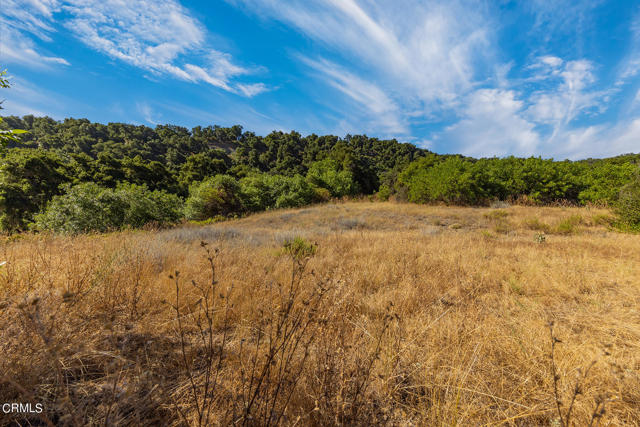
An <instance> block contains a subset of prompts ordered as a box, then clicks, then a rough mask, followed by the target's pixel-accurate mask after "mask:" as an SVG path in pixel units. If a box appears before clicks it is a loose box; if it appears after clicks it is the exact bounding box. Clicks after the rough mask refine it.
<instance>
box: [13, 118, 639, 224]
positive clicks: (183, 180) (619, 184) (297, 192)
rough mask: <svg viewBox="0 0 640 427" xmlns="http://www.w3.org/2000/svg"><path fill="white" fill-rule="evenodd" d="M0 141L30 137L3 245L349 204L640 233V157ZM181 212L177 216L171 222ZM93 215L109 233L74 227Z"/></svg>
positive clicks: (236, 134) (76, 123)
mask: <svg viewBox="0 0 640 427" xmlns="http://www.w3.org/2000/svg"><path fill="white" fill-rule="evenodd" d="M3 129H4V130H6V132H9V129H23V130H25V131H26V132H23V133H21V134H18V133H15V131H12V132H11V133H10V134H9V133H0V135H4V140H3V141H4V142H3V143H2V144H0V145H8V148H0V231H1V232H5V233H13V232H20V231H24V230H36V231H38V230H40V231H42V230H54V231H57V232H64V233H72V232H79V231H104V230H107V229H108V230H112V231H113V230H120V229H123V228H131V227H133V228H135V227H139V226H140V224H141V222H140V221H141V220H143V219H144V220H147V221H149V222H151V223H153V224H157V225H167V224H171V223H175V222H180V221H183V220H194V221H207V220H210V219H212V218H215V219H216V220H217V219H220V218H225V217H237V216H243V215H246V214H248V213H251V212H258V211H264V210H271V209H282V208H293V207H301V206H305V205H310V204H313V203H318V202H326V201H328V200H332V199H334V200H335V199H341V198H345V197H346V198H358V197H370V198H375V199H378V200H389V199H393V200H396V201H401V202H404V201H410V202H415V203H426V204H447V205H464V206H490V205H495V204H496V203H507V204H509V203H510V204H520V205H537V206H540V205H573V206H586V205H597V206H610V207H613V208H615V209H616V212H617V214H618V218H617V219H616V220H615V221H613V222H612V225H613V226H616V227H618V228H619V229H622V230H625V231H638V230H639V229H640V214H638V212H639V209H638V203H639V200H640V184H638V177H637V176H638V173H639V172H638V162H639V161H640V155H638V154H627V155H621V156H618V157H614V158H609V159H587V160H582V161H575V162H572V161H568V160H567V161H554V160H552V159H541V158H534V157H531V158H515V157H507V158H483V159H473V158H468V157H463V156H459V155H438V154H435V153H431V152H429V151H428V150H424V149H420V148H418V147H416V146H414V145H411V144H403V143H399V142H397V141H396V140H379V139H377V138H369V137H367V136H363V135H356V136H353V135H347V136H346V137H344V138H338V137H336V136H331V135H329V136H317V135H308V136H305V137H303V136H302V135H300V134H298V133H297V132H291V133H283V132H272V133H271V134H269V135H267V136H264V137H262V136H258V135H255V134H254V133H252V132H245V131H243V130H242V128H241V127H240V126H234V127H231V128H221V127H218V126H213V127H206V128H202V127H196V128H193V129H192V130H188V129H186V128H182V127H179V126H170V125H161V126H156V128H155V129H152V128H149V127H146V126H133V125H127V124H122V123H109V124H108V125H102V124H99V123H91V122H89V121H88V120H85V119H79V120H78V119H66V120H64V121H62V122H57V121H55V120H52V119H50V118H47V117H40V118H38V117H33V116H25V117H22V118H19V117H12V116H11V117H5V118H4V121H2V122H1V123H0V130H2V132H4V130H3ZM5 140H6V141H5ZM125 187H126V188H128V189H126V190H123V188H125ZM132 192H135V193H136V194H137V195H139V196H140V197H141V198H142V199H144V200H145V201H146V202H145V203H146V206H148V208H149V209H150V211H149V212H145V213H141V212H139V211H138V213H137V214H136V217H135V218H130V219H131V220H129V219H127V218H124V217H125V216H126V215H124V214H122V211H123V209H124V210H125V211H126V210H127V209H128V208H124V207H122V206H121V205H122V203H121V199H122V197H120V196H117V195H116V194H118V195H124V196H126V194H129V193H132ZM91 194H100V195H101V196H100V197H98V198H97V199H96V200H97V201H96V202H95V203H93V204H91V203H79V204H76V205H75V206H74V208H73V209H74V212H75V214H74V215H75V216H76V219H73V220H71V221H72V222H74V224H68V223H67V222H68V221H66V220H63V219H60V217H61V209H63V207H62V203H63V202H64V203H67V202H70V201H71V200H80V199H82V198H83V197H84V198H85V199H86V196H90V195H91ZM61 197H62V198H61ZM90 197H93V196H90ZM125 198H126V197H125ZM159 198H160V199H162V200H164V201H167V202H168V206H169V209H168V210H169V211H170V212H168V211H163V210H162V209H158V208H157V206H156V205H157V204H156V203H155V202H153V201H154V200H159ZM177 200H179V201H180V203H181V204H182V207H181V208H180V210H179V212H178V213H177V214H176V211H175V209H174V207H175V206H176V203H177V202H176V201H177ZM140 207H141V205H140V204H138V205H136V209H138V210H139V208H140ZM98 211H99V212H100V213H101V215H103V216H105V218H106V220H105V221H104V222H100V221H94V220H80V219H78V218H79V217H83V216H85V217H90V218H89V219H91V218H92V217H94V215H95V213H96V212H98ZM109 212H118V213H117V214H111V213H109ZM56 218H58V219H56ZM507 222H508V221H506V220H503V221H498V222H496V224H495V226H496V229H497V230H496V231H497V232H499V233H507V232H508V231H509V227H510V226H509V225H508V224H507ZM143 225H144V224H143ZM574 226H575V225H572V224H565V225H562V226H560V225H559V227H560V228H559V229H558V231H560V232H565V233H571V230H572V228H573V227H574Z"/></svg>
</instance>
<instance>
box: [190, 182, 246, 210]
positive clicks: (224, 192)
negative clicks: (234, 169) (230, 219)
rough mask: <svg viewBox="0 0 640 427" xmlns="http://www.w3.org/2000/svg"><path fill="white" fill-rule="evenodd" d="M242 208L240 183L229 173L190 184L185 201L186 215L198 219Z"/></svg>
mask: <svg viewBox="0 0 640 427" xmlns="http://www.w3.org/2000/svg"><path fill="white" fill-rule="evenodd" d="M243 210H244V205H243V203H242V199H241V195H240V185H239V184H238V181H236V179H235V178H233V177H231V176H229V175H216V176H214V177H209V178H206V179H205V180H203V181H202V182H197V183H194V184H192V185H191V187H190V188H189V197H188V198H187V200H186V203H185V215H186V217H187V218H188V219H193V220H198V221H202V220H205V219H208V218H213V217H215V216H218V215H223V216H227V215H230V214H234V213H240V212H242V211H243Z"/></svg>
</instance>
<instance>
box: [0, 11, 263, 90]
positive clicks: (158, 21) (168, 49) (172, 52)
mask: <svg viewBox="0 0 640 427" xmlns="http://www.w3.org/2000/svg"><path fill="white" fill-rule="evenodd" d="M6 1H7V2H8V3H7V4H3V12H2V15H3V17H2V22H0V23H3V24H5V25H6V24H7V23H8V22H11V25H12V26H13V27H11V28H13V29H12V30H11V31H10V32H9V35H10V36H11V37H10V39H8V40H5V41H6V43H4V42H3V50H2V53H3V56H6V57H7V58H9V59H14V60H16V61H17V60H21V62H22V63H26V64H27V65H35V64H37V63H39V64H46V63H59V64H66V65H68V62H67V61H66V60H64V59H62V58H56V57H47V56H44V55H41V54H38V53H37V52H36V50H35V48H34V47H33V46H34V43H33V42H32V41H31V39H30V38H29V37H28V36H27V34H32V35H34V36H36V37H39V38H41V39H43V40H45V41H50V40H51V37H50V34H52V33H53V32H55V31H56V25H55V24H57V23H56V21H55V18H57V17H60V18H61V19H63V20H62V21H61V23H62V25H63V26H64V27H65V28H66V30H68V31H69V32H71V34H73V35H74V36H76V37H77V38H78V39H79V40H80V41H81V42H82V43H84V44H86V45H87V46H89V47H90V48H92V49H94V50H96V51H99V52H101V53H103V54H105V55H108V56H110V57H111V58H114V59H117V60H120V61H123V62H126V63H128V64H130V65H133V66H135V67H139V68H141V69H143V70H146V71H149V72H150V73H152V74H155V75H165V76H172V77H175V78H178V79H181V80H186V81H192V82H205V83H208V84H210V85H212V86H215V87H218V88H221V89H224V90H226V91H229V92H233V93H237V94H240V95H243V96H248V97H250V96H254V95H257V94H258V93H260V92H263V91H264V90H265V89H266V87H263V90H258V89H257V88H258V87H259V86H251V85H250V84H247V83H237V82H236V81H235V79H236V78H237V77H239V76H242V75H247V74H251V73H253V72H255V69H249V68H245V67H242V66H240V65H237V64H236V63H234V61H233V60H232V58H231V56H230V55H229V54H226V53H223V52H219V51H218V50H216V49H212V48H211V47H209V46H208V44H207V36H208V33H207V30H206V29H205V28H204V27H203V25H202V24H201V23H200V22H199V21H198V20H197V19H195V18H194V17H192V16H191V14H190V13H189V11H188V10H187V9H185V8H184V7H182V6H181V5H180V4H179V3H178V2H177V1H175V0H165V1H161V2H160V1H156V0H28V1H27V2H26V4H25V3H24V2H22V3H20V2H16V0H6ZM57 12H63V13H64V15H63V14H59V15H56V13H57ZM4 38H5V39H7V37H4ZM254 85H255V84H254ZM258 85H259V84H258ZM263 86H264V85H263Z"/></svg>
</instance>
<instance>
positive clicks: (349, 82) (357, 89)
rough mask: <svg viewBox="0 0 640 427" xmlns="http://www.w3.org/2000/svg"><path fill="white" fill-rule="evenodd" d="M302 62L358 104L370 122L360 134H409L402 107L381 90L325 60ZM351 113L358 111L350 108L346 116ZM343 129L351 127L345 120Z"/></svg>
mask: <svg viewBox="0 0 640 427" xmlns="http://www.w3.org/2000/svg"><path fill="white" fill-rule="evenodd" d="M300 59H301V60H302V61H303V62H304V63H305V64H306V65H308V66H309V67H311V68H312V69H314V70H315V71H317V72H318V73H319V74H320V77H321V78H323V79H324V80H325V81H326V82H327V84H329V85H330V86H332V87H333V88H335V89H337V90H338V91H340V92H341V93H342V94H344V95H346V96H347V97H348V99H350V100H351V101H353V102H355V108H356V109H357V110H359V111H360V112H361V113H362V117H360V120H361V121H363V122H365V123H366V124H365V126H366V128H367V129H361V130H360V132H359V133H361V132H363V131H377V132H382V133H384V134H385V135H391V134H394V133H395V134H407V133H408V125H407V123H406V122H405V121H404V120H403V118H402V114H401V110H400V108H399V106H398V105H397V104H396V102H395V101H394V100H393V99H391V98H390V97H389V96H388V95H387V94H386V93H385V92H384V91H383V90H382V89H381V88H380V87H378V86H377V85H375V84H374V83H371V82H369V81H366V80H364V79H363V78H361V77H359V76H356V75H354V74H352V73H350V72H348V71H347V70H345V69H344V68H342V67H340V66H338V65H336V64H334V63H332V62H330V61H327V60H324V59H323V60H317V61H316V60H312V59H309V58H304V57H300ZM347 114H348V115H349V116H351V117H350V118H353V117H354V116H355V115H356V110H354V109H353V107H351V106H350V107H349V110H348V112H346V111H345V114H344V115H345V116H346V115H347ZM342 126H343V127H350V125H349V124H348V122H347V121H344V119H343V123H342Z"/></svg>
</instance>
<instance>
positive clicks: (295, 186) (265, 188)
mask: <svg viewBox="0 0 640 427" xmlns="http://www.w3.org/2000/svg"><path fill="white" fill-rule="evenodd" d="M326 191H327V190H325V192H326ZM240 193H241V197H242V200H243V203H244V205H245V207H246V208H247V210H250V211H262V210H266V209H272V208H276V209H279V208H294V207H299V206H304V205H308V204H310V203H312V202H313V201H315V200H318V199H321V197H322V196H323V195H322V194H319V193H318V191H317V190H315V189H314V188H313V187H312V186H311V185H310V184H309V183H308V182H307V181H306V180H305V179H304V178H303V177H302V176H301V175H295V176H293V177H287V176H282V175H269V174H253V175H250V176H247V177H245V178H242V179H241V180H240ZM327 199H328V197H327Z"/></svg>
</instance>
